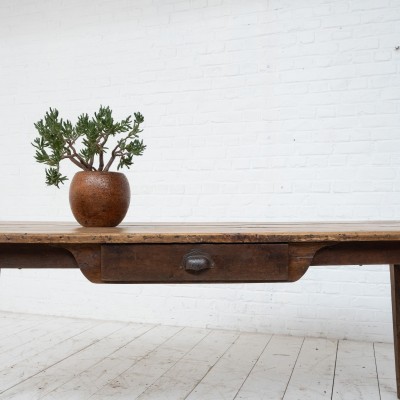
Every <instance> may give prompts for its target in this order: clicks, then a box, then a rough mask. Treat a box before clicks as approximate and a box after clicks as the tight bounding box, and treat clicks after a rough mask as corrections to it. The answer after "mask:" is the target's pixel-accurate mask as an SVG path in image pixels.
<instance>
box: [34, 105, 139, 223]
mask: <svg viewBox="0 0 400 400" xmlns="http://www.w3.org/2000/svg"><path fill="white" fill-rule="evenodd" d="M143 121H144V118H143V115H142V114H140V113H139V112H137V113H134V120H132V117H131V116H128V117H127V118H125V119H123V120H122V121H119V122H116V121H114V119H113V116H112V110H111V109H110V107H103V106H100V109H99V111H98V112H97V113H94V117H92V118H90V117H89V116H88V114H82V115H80V116H79V117H78V121H77V123H76V124H75V125H73V124H72V123H71V122H70V121H69V120H63V119H62V118H59V112H58V111H57V109H52V108H50V110H49V111H48V112H46V114H45V116H44V119H41V120H40V121H38V122H37V123H36V124H34V125H35V128H36V130H37V131H38V133H39V136H38V137H36V138H35V140H34V141H33V143H32V145H33V146H34V147H35V148H36V154H35V159H36V161H37V162H39V163H43V164H46V165H48V166H49V168H46V183H47V185H55V186H57V187H59V185H60V183H62V184H63V183H64V181H65V180H67V179H68V178H67V177H66V176H64V175H63V174H61V172H60V162H61V161H63V160H70V161H71V162H72V163H74V164H75V165H76V166H77V167H79V168H80V169H82V171H80V172H77V173H76V174H75V175H74V177H73V179H72V181H71V185H70V192H69V200H70V205H71V209H72V213H73V215H74V217H75V218H76V220H77V221H78V222H79V223H80V224H81V225H83V226H93V227H94V226H117V225H118V224H119V223H120V222H121V221H122V220H123V219H124V217H125V215H126V212H127V211H128V208H129V203H130V188H129V182H128V180H127V179H126V176H125V175H124V174H122V173H120V172H110V168H111V166H112V165H113V164H114V162H117V161H118V164H117V170H119V169H121V168H123V167H127V168H129V167H130V166H131V165H132V164H133V157H134V156H141V155H142V154H143V151H144V149H145V148H146V146H145V145H144V144H143V140H141V139H140V138H139V133H140V132H142V130H141V129H140V125H141V124H142V123H143ZM112 142H114V143H113V144H112V146H111V148H112V150H111V153H110V154H109V157H108V159H107V160H106V157H105V156H106V154H107V151H108V150H109V148H108V145H110V144H111V143H112Z"/></svg>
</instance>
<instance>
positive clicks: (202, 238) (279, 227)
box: [0, 221, 400, 244]
mask: <svg viewBox="0 0 400 400" xmlns="http://www.w3.org/2000/svg"><path fill="white" fill-rule="evenodd" d="M390 240H393V241H397V240H400V221H399V222H397V221H396V222H352V223H349V222H343V223H316V222H313V223H239V222H238V223H215V224H199V223H192V224H185V223H177V224H172V223H157V224H154V223H140V224H139V223H137V224H122V225H120V226H118V227H116V228H83V227H80V226H79V225H77V224H73V223H59V222H57V223H27V222H0V243H63V244H64V243H75V244H76V243H287V242H294V243H295V242H306V243H310V242H345V241H347V242H348V241H368V242H370V241H390Z"/></svg>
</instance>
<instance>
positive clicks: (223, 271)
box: [101, 243, 288, 283]
mask: <svg viewBox="0 0 400 400" xmlns="http://www.w3.org/2000/svg"><path fill="white" fill-rule="evenodd" d="M187 255H190V256H191V257H193V258H194V259H197V258H199V259H200V260H201V259H202V257H206V259H207V260H209V265H206V266H205V269H204V270H199V271H192V270H187V269H186V265H185V257H186V256H187ZM101 258H102V263H101V265H102V274H101V276H102V279H103V280H104V281H108V282H129V281H132V282H165V283H168V282H202V281H204V282H209V283H210V282H227V281H231V282H257V281H261V282H262V281H263V282H265V281H287V279H288V245H287V244H242V243H240V244H196V245H191V244H169V245H165V244H160V245H156V244H153V245H148V244H145V245H140V244H132V245H129V244H127V245H122V244H112V245H104V246H102V252H101Z"/></svg>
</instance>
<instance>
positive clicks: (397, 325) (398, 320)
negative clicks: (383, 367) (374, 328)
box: [390, 264, 400, 398]
mask: <svg viewBox="0 0 400 400" xmlns="http://www.w3.org/2000/svg"><path fill="white" fill-rule="evenodd" d="M390 281H391V285H392V318H393V339H394V355H395V361H396V378H397V394H398V395H399V398H400V264H398V265H391V266H390Z"/></svg>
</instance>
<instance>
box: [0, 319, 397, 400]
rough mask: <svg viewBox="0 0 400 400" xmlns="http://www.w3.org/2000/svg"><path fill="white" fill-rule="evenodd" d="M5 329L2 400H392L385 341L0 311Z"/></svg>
mask: <svg viewBox="0 0 400 400" xmlns="http://www.w3.org/2000/svg"><path fill="white" fill-rule="evenodd" d="M23 322H25V323H28V322H29V324H28V325H27V324H25V325H23V324H22V323H23ZM7 324H9V325H10V326H11V327H12V328H13V329H12V331H10V332H9V335H8V336H7V337H4V339H3V340H6V341H7V346H6V347H4V348H2V350H1V352H0V356H1V359H0V361H1V363H0V364H1V367H0V370H1V371H0V372H1V377H2V378H1V379H0V399H2V400H6V399H7V400H24V399H27V400H35V399H39V398H40V399H43V400H94V399H107V400H114V399H115V400H122V399H130V400H131V399H138V400H184V399H201V400H280V399H283V400H294V399H295V400H299V399H307V400H320V399H332V398H333V399H346V400H356V399H359V400H378V399H381V400H395V399H396V393H395V391H396V388H395V386H396V382H395V377H394V374H393V371H394V359H393V349H392V345H391V344H385V343H364V342H354V341H346V340H341V341H339V342H337V341H333V340H329V339H322V338H303V337H294V336H280V335H273V336H272V338H271V335H269V334H265V333H240V332H234V331H226V330H215V329H199V328H183V327H173V326H160V325H158V326H154V325H149V324H136V323H126V322H102V321H90V320H83V319H71V318H61V317H51V318H50V317H49V316H31V315H23V314H10V313H0V326H3V325H4V326H5V325H7ZM28 339H30V341H29V342H28V341H27V340H28ZM0 345H1V344H0ZM374 350H375V351H374Z"/></svg>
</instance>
